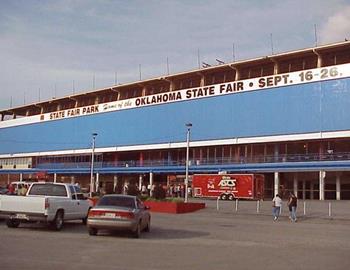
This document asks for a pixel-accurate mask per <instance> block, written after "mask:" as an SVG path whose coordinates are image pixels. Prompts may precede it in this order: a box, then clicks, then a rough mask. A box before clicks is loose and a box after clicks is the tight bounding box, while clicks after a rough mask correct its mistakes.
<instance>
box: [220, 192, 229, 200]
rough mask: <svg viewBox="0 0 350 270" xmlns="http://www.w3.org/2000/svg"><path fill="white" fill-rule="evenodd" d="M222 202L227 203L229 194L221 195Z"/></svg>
mask: <svg viewBox="0 0 350 270" xmlns="http://www.w3.org/2000/svg"><path fill="white" fill-rule="evenodd" d="M220 200H223V201H226V200H227V194H225V193H223V194H221V195H220Z"/></svg>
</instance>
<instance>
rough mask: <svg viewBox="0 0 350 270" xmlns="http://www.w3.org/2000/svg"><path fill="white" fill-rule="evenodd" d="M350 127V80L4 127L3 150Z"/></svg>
mask: <svg viewBox="0 0 350 270" xmlns="http://www.w3.org/2000/svg"><path fill="white" fill-rule="evenodd" d="M187 122H191V123H192V124H193V128H192V133H191V134H192V140H210V139H225V138H235V137H250V136H263V135H277V134H297V133H308V132H319V131H336V130H350V78H347V79H341V80H332V81H324V82H316V83H310V84H304V85H297V86H287V87H282V88H274V89H267V90H258V91H252V92H243V93H239V94H233V95H226V96H219V97H211V98H205V99H199V100H195V101H183V102H177V103H172V104H164V105H157V106H150V107H144V108H137V109H130V110H123V111H118V112H111V113H103V114H97V115H90V116H85V117H77V118H70V119H64V120H56V121H49V122H45V123H37V124H31V125H25V126H19V127H11V128H5V129H0V153H1V154H3V153H23V152H37V151H50V150H64V149H79V148H88V147H90V146H91V133H93V132H97V133H98V137H97V140H96V146H97V147H109V146H122V145H135V144H153V143H164V142H178V141H184V140H185V137H186V134H185V133H186V128H185V123H187Z"/></svg>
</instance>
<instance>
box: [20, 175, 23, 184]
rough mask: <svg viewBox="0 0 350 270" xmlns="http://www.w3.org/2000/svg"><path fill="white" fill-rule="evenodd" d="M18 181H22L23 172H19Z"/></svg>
mask: <svg viewBox="0 0 350 270" xmlns="http://www.w3.org/2000/svg"><path fill="white" fill-rule="evenodd" d="M19 181H20V182H22V181H23V173H20V174H19Z"/></svg>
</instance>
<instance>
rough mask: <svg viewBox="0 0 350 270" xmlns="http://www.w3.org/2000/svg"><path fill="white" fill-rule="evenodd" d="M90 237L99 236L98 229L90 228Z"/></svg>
mask: <svg viewBox="0 0 350 270" xmlns="http://www.w3.org/2000/svg"><path fill="white" fill-rule="evenodd" d="M88 231H89V235H97V232H98V231H97V229H96V228H89V230H88Z"/></svg>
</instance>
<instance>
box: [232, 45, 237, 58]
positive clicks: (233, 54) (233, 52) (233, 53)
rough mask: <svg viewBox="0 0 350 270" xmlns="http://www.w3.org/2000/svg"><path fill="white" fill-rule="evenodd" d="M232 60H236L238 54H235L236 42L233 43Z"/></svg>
mask: <svg viewBox="0 0 350 270" xmlns="http://www.w3.org/2000/svg"><path fill="white" fill-rule="evenodd" d="M232 61H233V62H235V61H236V56H235V43H232Z"/></svg>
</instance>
